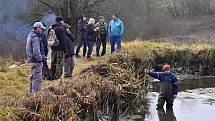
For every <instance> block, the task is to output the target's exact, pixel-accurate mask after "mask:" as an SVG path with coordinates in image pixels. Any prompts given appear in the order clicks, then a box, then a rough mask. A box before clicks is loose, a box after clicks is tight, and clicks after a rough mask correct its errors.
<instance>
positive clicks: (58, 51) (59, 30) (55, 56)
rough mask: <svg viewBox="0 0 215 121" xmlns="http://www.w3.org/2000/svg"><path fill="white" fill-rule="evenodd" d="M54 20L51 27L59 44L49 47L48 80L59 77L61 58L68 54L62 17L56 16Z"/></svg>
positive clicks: (61, 64)
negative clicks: (49, 66)
mask: <svg viewBox="0 0 215 121" xmlns="http://www.w3.org/2000/svg"><path fill="white" fill-rule="evenodd" d="M55 22H56V23H55V24H54V25H52V26H51V29H53V30H54V31H55V34H56V37H57V39H58V40H59V44H58V45H57V46H52V47H51V50H52V52H51V69H50V72H51V77H50V79H49V80H56V79H60V78H61V76H62V74H63V58H64V55H68V53H67V50H66V49H67V47H66V33H65V29H64V28H63V23H64V22H63V19H62V18H61V17H56V20H55Z"/></svg>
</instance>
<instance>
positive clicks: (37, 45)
mask: <svg viewBox="0 0 215 121" xmlns="http://www.w3.org/2000/svg"><path fill="white" fill-rule="evenodd" d="M33 27H34V30H32V31H31V32H30V34H29V35H28V38H27V44H26V54H27V61H28V63H30V65H31V70H30V93H35V92H38V91H40V90H41V83H42V78H43V75H42V68H43V61H44V60H45V58H46V57H45V53H44V48H43V44H42V36H41V33H43V31H44V30H45V29H46V28H45V27H44V26H43V24H42V23H41V22H36V23H35V24H34V26H33Z"/></svg>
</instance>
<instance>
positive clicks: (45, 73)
mask: <svg viewBox="0 0 215 121" xmlns="http://www.w3.org/2000/svg"><path fill="white" fill-rule="evenodd" d="M42 24H43V26H44V27H46V24H45V23H44V22H42ZM44 32H45V30H44ZM44 32H43V33H41V36H42V43H43V47H44V52H45V56H46V59H45V60H44V61H43V78H44V79H45V78H47V77H48V76H49V67H48V64H47V56H48V43H47V37H46V34H45V33H44Z"/></svg>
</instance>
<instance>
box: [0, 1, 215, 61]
mask: <svg viewBox="0 0 215 121" xmlns="http://www.w3.org/2000/svg"><path fill="white" fill-rule="evenodd" d="M83 13H84V14H86V15H87V16H88V17H94V18H96V19H97V18H98V16H100V15H103V16H105V17H106V19H107V21H109V20H110V19H111V16H112V14H118V15H119V17H120V18H121V19H122V20H123V21H124V24H125V34H124V38H123V39H124V41H130V40H134V39H137V38H138V39H142V40H150V39H158V40H160V39H163V38H167V40H171V41H179V42H183V43H186V42H190V41H198V40H206V41H209V42H211V43H213V37H214V31H215V26H214V21H215V20H214V19H215V15H214V13H215V0H0V25H1V27H0V36H1V38H0V52H1V56H3V57H8V56H12V57H14V58H17V57H24V56H25V41H26V37H27V34H28V33H29V31H30V30H31V29H32V27H31V26H32V24H33V23H34V22H35V21H38V20H43V21H44V22H46V23H47V25H50V24H51V23H53V22H54V18H55V16H56V15H57V16H63V18H64V19H65V21H66V22H67V23H69V24H70V25H72V31H73V32H74V33H75V35H77V34H76V33H77V26H76V23H77V21H78V20H79V18H80V16H81V15H82V14H83ZM8 52H9V54H8Z"/></svg>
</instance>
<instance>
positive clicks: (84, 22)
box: [75, 15, 87, 58]
mask: <svg viewBox="0 0 215 121" xmlns="http://www.w3.org/2000/svg"><path fill="white" fill-rule="evenodd" d="M86 26H87V18H86V16H85V15H82V18H81V20H79V21H78V32H79V39H78V44H77V48H76V54H75V55H76V57H77V58H79V57H80V55H79V51H80V49H81V47H82V45H83V58H85V56H86V51H87V45H86V38H85V35H86Z"/></svg>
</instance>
